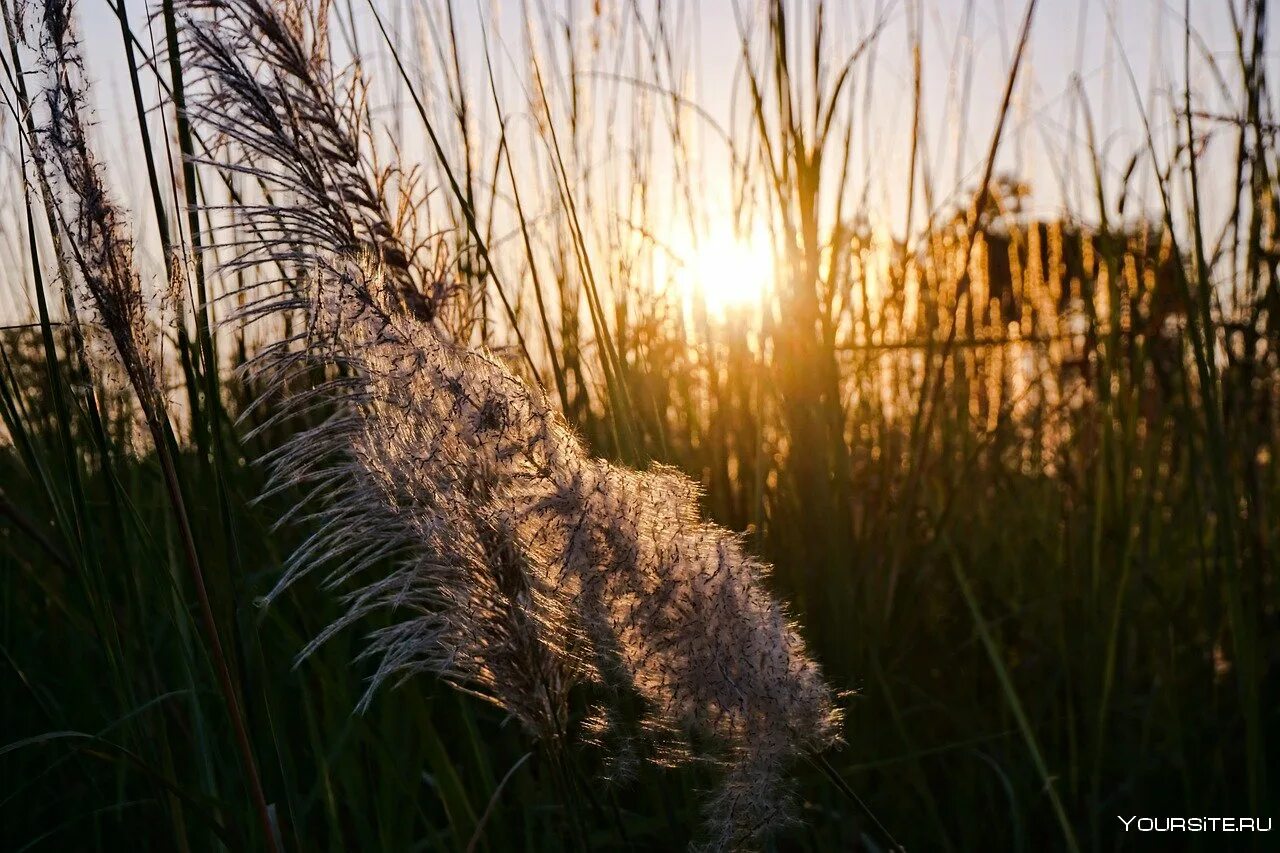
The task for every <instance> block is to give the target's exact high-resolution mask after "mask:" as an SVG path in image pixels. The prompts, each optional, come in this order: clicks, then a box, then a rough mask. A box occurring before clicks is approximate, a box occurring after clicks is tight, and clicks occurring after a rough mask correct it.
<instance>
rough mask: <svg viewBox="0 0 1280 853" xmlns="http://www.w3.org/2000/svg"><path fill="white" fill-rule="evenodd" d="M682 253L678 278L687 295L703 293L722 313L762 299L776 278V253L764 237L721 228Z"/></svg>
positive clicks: (708, 303)
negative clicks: (774, 276)
mask: <svg viewBox="0 0 1280 853" xmlns="http://www.w3.org/2000/svg"><path fill="white" fill-rule="evenodd" d="M682 254H683V258H682V260H683V265H682V266H681V268H680V272H679V280H680V284H681V287H682V288H683V289H684V291H685V295H686V297H687V298H688V299H690V300H695V299H697V298H698V297H701V298H702V299H704V300H705V301H706V306H707V310H708V311H709V312H711V313H712V314H714V315H716V316H719V317H723V316H725V315H726V314H728V313H729V312H730V311H732V310H735V309H740V308H747V307H750V306H752V305H755V304H757V303H759V301H760V298H761V297H762V296H763V295H764V293H765V292H766V291H767V290H768V288H769V285H770V282H771V281H772V279H773V257H772V254H771V253H770V251H769V245H768V243H767V241H766V240H765V239H763V238H762V237H754V238H748V239H744V238H742V237H739V236H737V235H735V234H734V233H733V232H731V231H729V230H724V231H718V232H714V233H712V234H710V235H708V236H707V237H705V238H704V239H702V240H701V241H699V242H698V244H697V245H696V246H690V247H689V249H688V250H687V251H686V252H684V253H682Z"/></svg>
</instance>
